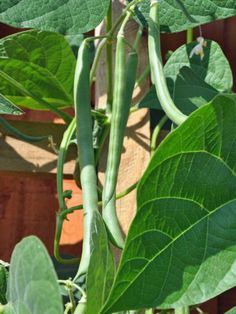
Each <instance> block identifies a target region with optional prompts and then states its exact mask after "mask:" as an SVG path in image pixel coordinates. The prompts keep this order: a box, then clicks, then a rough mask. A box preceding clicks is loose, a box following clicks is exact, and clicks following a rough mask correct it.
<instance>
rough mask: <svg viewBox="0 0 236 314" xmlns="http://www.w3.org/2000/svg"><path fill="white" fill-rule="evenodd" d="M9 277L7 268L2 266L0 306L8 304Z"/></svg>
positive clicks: (0, 272) (0, 269)
mask: <svg viewBox="0 0 236 314" xmlns="http://www.w3.org/2000/svg"><path fill="white" fill-rule="evenodd" d="M7 276H8V272H7V270H6V268H5V267H4V266H3V265H1V264H0V304H6V303H7V299H6V292H7Z"/></svg>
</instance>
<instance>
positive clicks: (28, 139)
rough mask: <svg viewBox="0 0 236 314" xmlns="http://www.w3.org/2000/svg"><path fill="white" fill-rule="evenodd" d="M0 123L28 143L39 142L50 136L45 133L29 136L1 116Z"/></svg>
mask: <svg viewBox="0 0 236 314" xmlns="http://www.w3.org/2000/svg"><path fill="white" fill-rule="evenodd" d="M0 124H1V125H2V126H3V127H4V128H5V129H6V130H8V131H9V132H11V133H12V134H13V135H14V136H16V137H17V138H19V139H21V140H22V141H25V142H29V143H36V142H41V141H43V140H45V139H48V140H49V138H50V135H45V136H31V135H27V134H24V133H22V132H21V131H19V130H18V129H17V128H14V126H12V125H11V123H9V122H8V121H7V120H6V119H4V118H2V117H1V116H0Z"/></svg>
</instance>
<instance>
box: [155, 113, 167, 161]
mask: <svg viewBox="0 0 236 314" xmlns="http://www.w3.org/2000/svg"><path fill="white" fill-rule="evenodd" d="M166 121H168V117H167V116H166V115H164V117H162V118H161V120H160V121H159V123H158V125H157V126H156V127H155V129H154V131H153V134H152V138H151V157H152V156H153V154H154V153H155V151H156V148H157V138H158V135H159V134H160V131H161V129H162V128H163V126H164V124H165V123H166Z"/></svg>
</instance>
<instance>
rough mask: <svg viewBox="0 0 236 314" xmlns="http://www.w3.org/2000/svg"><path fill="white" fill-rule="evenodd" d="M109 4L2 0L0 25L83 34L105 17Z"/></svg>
mask: <svg viewBox="0 0 236 314" xmlns="http://www.w3.org/2000/svg"><path fill="white" fill-rule="evenodd" d="M109 3H110V1H109V0H86V1H84V0H67V1H64V0H48V1H47V2H45V3H42V1H40V0H33V1H32V0H1V2H0V21H1V22H3V23H6V24H9V25H13V26H16V27H21V28H25V27H27V28H37V29H41V30H47V31H53V32H58V33H61V34H64V35H76V34H78V33H85V32H88V31H89V30H91V29H93V28H95V27H96V26H97V25H98V24H99V23H100V22H101V21H102V19H103V18H104V16H105V15H106V12H107V9H108V6H109Z"/></svg>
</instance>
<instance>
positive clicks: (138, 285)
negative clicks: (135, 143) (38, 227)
mask: <svg viewBox="0 0 236 314" xmlns="http://www.w3.org/2000/svg"><path fill="white" fill-rule="evenodd" d="M115 1H118V0H115ZM193 2H194V5H193ZM113 4H114V3H113V2H112V1H110V0H86V1H85V0H68V1H59V0H48V1H47V2H45V3H44V2H41V1H39V0H34V1H32V0H17V1H15V0H14V1H13V0H1V2H0V21H1V22H3V23H6V24H9V25H12V26H16V27H19V28H29V29H30V30H25V31H22V32H19V33H16V34H14V35H11V36H8V37H6V38H3V39H1V40H0V77H1V83H0V113H1V114H6V113H8V114H22V111H24V108H31V109H35V110H37V109H41V110H42V109H43V110H51V111H52V112H54V113H55V114H56V115H58V116H59V117H61V118H62V119H63V120H64V122H65V124H66V125H67V129H66V131H65V133H64V136H63V139H62V141H61V144H60V147H59V148H58V166H57V190H58V201H59V208H60V211H59V212H58V213H57V217H56V220H57V227H56V232H55V241H54V243H55V244H54V255H55V258H56V259H57V260H58V261H59V262H60V263H62V264H65V266H64V267H67V266H66V264H67V265H68V264H75V265H78V266H77V273H76V275H75V277H74V278H68V279H67V280H63V279H60V278H59V279H58V278H57V275H56V272H55V270H54V268H53V266H52V262H51V259H50V257H49V256H48V253H47V251H46V249H45V248H44V245H43V244H42V243H41V241H40V240H39V239H38V238H36V237H34V236H30V237H27V238H25V239H23V240H22V241H21V242H20V243H19V244H17V246H16V247H15V249H14V251H13V254H12V258H11V261H10V265H8V264H6V263H5V262H1V263H0V313H4V314H6V313H10V314H12V313H17V314H32V313H35V314H36V313H37V314H39V313H40V314H42V313H48V314H53V313H55V314H60V313H76V314H79V313H87V314H99V313H100V314H110V313H144V312H145V313H146V314H148V313H150V314H151V313H172V312H173V311H174V313H176V314H180V313H181V314H184V313H186V314H187V313H190V311H191V310H192V309H195V308H197V309H198V311H199V312H200V311H201V309H200V307H201V304H202V303H203V302H206V301H207V300H209V299H211V298H214V297H215V296H217V295H219V294H221V293H223V292H224V291H226V290H228V289H230V288H232V287H234V286H235V285H236V174H235V173H236V162H235V161H236V123H235V121H236V97H235V94H234V93H233V91H232V86H233V79H232V72H231V69H230V65H229V63H228V61H227V59H226V57H225V55H224V53H223V51H222V49H221V47H220V46H219V45H218V43H216V42H215V41H213V40H211V39H205V38H204V34H203V31H202V29H201V25H202V24H204V23H209V22H212V21H213V20H217V19H224V18H229V17H231V16H234V15H236V3H235V1H234V0H228V1H225V0H205V1H201V0H195V1H182V0H132V1H126V2H125V3H123V11H122V13H121V15H120V16H119V17H118V18H117V20H114V19H113V18H112V11H113ZM103 20H104V23H105V25H106V31H105V33H104V35H101V36H97V37H96V36H95V37H91V34H92V32H91V31H92V30H94V29H95V28H96V27H97V26H98V24H100V23H101V22H102V21H103ZM130 20H134V21H136V23H137V35H136V37H135V38H133V40H130V39H128V37H127V29H128V28H127V24H128V23H129V22H130ZM193 28H195V32H194V33H195V34H197V33H198V34H199V36H197V37H196V38H195V37H193ZM180 31H186V33H187V40H186V43H185V44H184V45H182V46H181V47H179V48H178V49H177V50H176V51H174V52H172V53H171V54H170V55H169V56H168V60H167V61H166V62H165V65H163V60H162V55H161V40H160V34H161V32H169V33H171V32H172V33H174V32H180ZM145 37H148V54H149V58H148V64H146V68H145V71H144V73H142V74H141V76H140V77H139V76H138V75H137V65H138V62H141V63H142V62H143V61H142V60H140V58H139V52H138V47H139V45H140V42H142V40H143V39H144V38H145ZM95 40H96V44H95ZM97 41H98V44H97ZM114 47H115V49H114V50H115V56H114V55H113V48H114ZM103 49H104V50H105V49H106V62H107V75H106V82H107V102H106V104H104V109H99V108H94V107H92V101H91V86H92V84H93V83H95V84H96V80H99V79H101V78H99V77H98V75H97V67H98V64H99V60H100V57H101V53H102V50H103ZM146 80H150V89H149V90H148V91H147V92H146V93H145V94H144V95H142V98H141V99H140V100H139V101H138V103H134V102H133V94H134V89H135V86H136V85H137V82H138V83H140V82H143V81H146ZM72 105H73V106H74V109H75V110H74V112H75V115H74V116H72V115H70V114H68V113H67V112H66V111H64V108H65V107H71V106H72ZM140 108H149V109H159V110H160V112H162V118H161V119H160V121H159V123H158V125H157V126H156V128H155V129H154V130H153V133H152V139H151V143H150V147H151V154H150V155H151V158H150V162H149V164H148V166H147V168H146V169H145V171H144V174H143V176H142V178H140V180H139V182H137V183H136V184H134V185H132V186H130V187H127V190H126V191H124V192H122V193H120V194H117V191H116V190H117V179H118V173H119V165H120V160H121V155H122V148H123V141H124V136H125V131H126V127H127V121H128V118H129V116H130V115H132V114H133V112H134V111H137V110H139V109H140ZM167 120H169V121H170V122H171V124H172V127H171V131H170V132H169V135H168V136H167V137H166V138H165V140H164V141H163V142H162V143H161V144H160V145H159V146H158V147H157V138H158V135H159V133H160V130H161V128H162V127H163V125H164V124H165V123H166V121H167ZM0 122H1V124H2V125H3V127H5V128H7V129H9V131H10V132H12V133H13V135H15V136H17V137H19V138H21V139H23V140H25V141H42V140H44V141H45V137H35V136H32V135H28V134H23V133H21V132H19V131H18V130H17V129H15V128H14V127H13V126H12V125H11V124H10V122H9V121H7V120H6V119H5V118H4V116H3V115H2V116H1V117H0ZM108 140H109V141H108ZM50 141H51V142H53V139H52V138H51V139H50ZM106 141H108V142H109V143H108V153H107V166H106V173H105V180H104V184H103V186H102V187H101V186H98V171H97V168H98V164H99V161H100V158H101V152H102V151H103V149H104V147H105V143H106ZM71 145H76V147H77V152H78V154H77V156H78V157H77V158H76V171H75V180H76V183H77V185H78V186H79V187H80V188H81V190H82V195H83V204H78V205H77V206H75V207H70V208H68V207H67V199H69V198H71V197H73V193H72V192H71V191H68V190H64V187H63V165H64V163H65V159H66V154H67V151H68V149H69V147H70V146H71ZM134 189H136V208H137V210H136V215H135V217H134V219H133V221H132V224H131V226H130V229H129V232H128V235H127V236H125V235H124V234H123V232H122V229H121V226H120V224H119V221H118V218H117V208H116V200H117V199H118V198H121V197H124V196H125V195H127V194H128V193H129V192H131V191H132V190H134ZM76 210H83V214H84V238H83V250H82V256H81V258H78V257H74V258H72V259H66V258H65V257H63V256H61V254H60V251H59V244H60V237H61V231H62V226H63V221H64V220H65V219H67V217H68V215H69V214H70V213H72V212H74V211H76ZM114 247H116V248H117V249H118V250H119V251H121V252H122V254H121V258H120V260H119V262H118V265H117V264H115V262H114ZM61 294H62V295H64V297H67V301H64V302H63V301H62V296H61ZM64 300H65V299H64ZM230 313H236V310H235V309H232V310H231V311H230Z"/></svg>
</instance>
